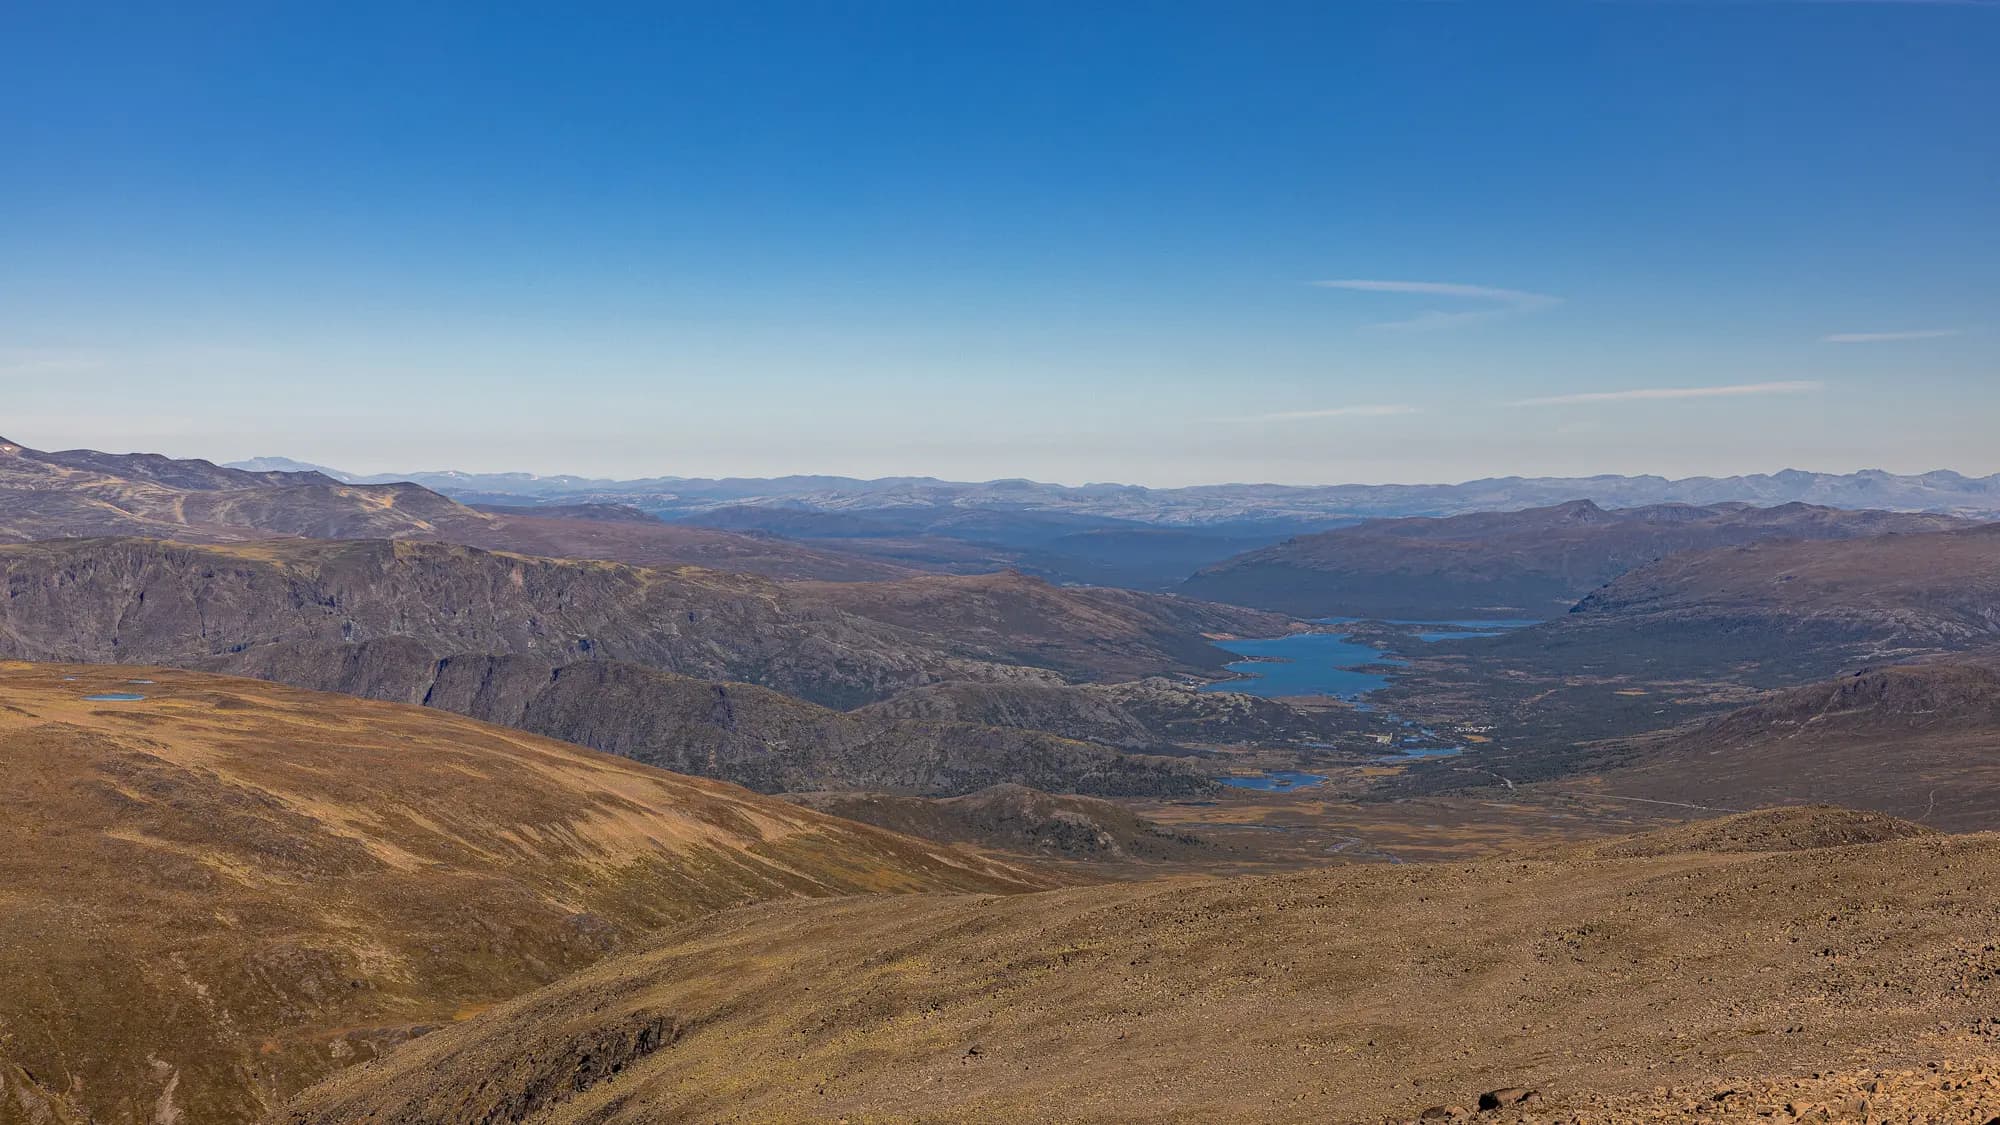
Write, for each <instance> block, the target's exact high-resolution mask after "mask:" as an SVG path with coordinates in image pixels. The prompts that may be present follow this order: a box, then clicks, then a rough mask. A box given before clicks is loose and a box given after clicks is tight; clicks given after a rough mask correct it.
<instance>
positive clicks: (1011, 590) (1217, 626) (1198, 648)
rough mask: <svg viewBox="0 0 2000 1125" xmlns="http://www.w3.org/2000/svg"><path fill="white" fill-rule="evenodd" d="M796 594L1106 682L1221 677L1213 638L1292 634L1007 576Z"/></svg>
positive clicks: (1269, 621)
mask: <svg viewBox="0 0 2000 1125" xmlns="http://www.w3.org/2000/svg"><path fill="white" fill-rule="evenodd" d="M792 589H793V590H795V591H797V592H799V593H800V594H802V595H805V596H807V597H812V598H817V599H819V600H821V601H823V602H824V603H826V604H828V605H831V606H835V607H838V608H839V609H841V610H843V611H845V612H847V613H851V614H855V615H856V616H860V617H866V618H868V619H870V620H873V621H884V622H888V623H890V624H894V625H900V626H902V627H904V628H907V629H911V630H915V631H918V632H926V633H936V634H939V635H942V636H947V637H951V638H953V639H954V640H956V641H957V642H958V643H960V644H961V645H964V646H966V647H967V648H968V650H970V651H977V652H986V653H995V654H999V656H1000V657H1001V658H1002V659H1005V660H1009V661H1011V662H1014V663H1017V664H1026V665H1030V666H1033V667H1042V668H1050V669H1053V670H1055V671H1058V672H1061V673H1062V674H1063V675H1065V676H1069V677H1072V678H1077V679H1091V680H1102V681H1110V680H1130V679H1136V678H1138V677H1142V676H1149V675H1156V674H1158V673H1159V672H1162V671H1170V670H1171V671H1214V670H1215V669H1218V668H1220V667H1222V665H1224V664H1227V663H1229V662H1230V661H1232V660H1235V659H1236V657H1234V656H1231V655H1230V654H1229V653H1227V652H1224V651H1223V650H1221V649H1219V648H1216V647H1215V646H1214V645H1213V644H1211V643H1210V642H1211V640H1213V639H1215V638H1219V637H1240V636H1276V635H1279V634H1283V633H1287V632H1290V631H1292V629H1293V628H1294V625H1293V622H1292V620H1291V619H1290V618H1288V617H1285V616H1284V615H1282V614H1276V613H1266V612H1262V611H1259V610H1246V609H1241V608H1239V607H1236V606H1227V605H1217V604H1215V603H1213V602H1204V601H1197V600H1196V599H1194V598H1185V597H1178V596H1175V595H1172V594H1146V593H1140V592H1137V591H1133V590H1114V589H1107V588H1103V587H1094V586H1052V585H1050V584H1049V583H1047V582H1043V581H1040V580H1039V579H1034V578H1027V577H1024V576H1022V575H1020V574H1015V573H1010V572H1003V573H1000V574H984V575H967V576H944V575H938V576H926V577H921V578H910V579H905V580H903V581H900V582H859V583H826V582H801V583H795V584H794V585H793V586H792Z"/></svg>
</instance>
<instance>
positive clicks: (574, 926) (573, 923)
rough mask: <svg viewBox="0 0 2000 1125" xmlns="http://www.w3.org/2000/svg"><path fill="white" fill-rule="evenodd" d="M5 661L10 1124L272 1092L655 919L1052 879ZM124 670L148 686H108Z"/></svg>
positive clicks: (480, 747)
mask: <svg viewBox="0 0 2000 1125" xmlns="http://www.w3.org/2000/svg"><path fill="white" fill-rule="evenodd" d="M136 671H138V670H136V669H133V668H129V667H125V668H109V667H103V666H83V665H19V664H8V665H0V700H4V704H5V705H4V707H0V765H4V768H5V772H6V775H7V779H8V780H7V784H6V786H4V787H3V788H0V901H4V904H5V905H4V909H0V980H5V981H6V982H7V987H6V988H4V989H0V1120H4V1121H7V1122H9V1123H10V1125H11V1123H14V1122H24V1123H27V1122H42V1123H76V1125H81V1123H82V1122H85V1121H93V1122H99V1123H103V1125H113V1123H117V1125H124V1123H145V1125H159V1123H162V1122H184V1123H194V1122H200V1123H202V1125H210V1123H218V1125H220V1123H227V1122H241V1121H248V1120H251V1119H254V1118H255V1117H257V1116H258V1115H259V1114H260V1113H261V1112H263V1111H264V1110H265V1109H267V1108H268V1107H269V1106H270V1105H271V1104H272V1103H273V1102H275V1101H277V1100H279V1099H282V1098H284V1097H285V1096H287V1095H289V1094H291V1093H292V1092H294V1091H296V1090H298V1089H299V1088H301V1087H302V1086H304V1085H306V1084H307V1083H309V1082H311V1081H313V1080H315V1079H317V1078H319V1077H322V1076H324V1075H326V1074H327V1073H329V1072H331V1071H334V1070H338V1069H340V1068H341V1067H344V1066H347V1065H351V1064H353V1063H355V1062H359V1061H363V1060H366V1059H368V1058H371V1057H373V1056H374V1055H376V1054H377V1053H379V1052H381V1051H383V1050H386V1049H387V1048H389V1047H391V1046H393V1045H395V1044H397V1043H400V1042H402V1041H404V1040H407V1039H409V1038H410V1037H411V1036H413V1035H417V1034H421V1033H422V1032H423V1031H425V1030H427V1029H429V1028H432V1027H436V1026H439V1025H443V1024H448V1023H450V1022H452V1021H453V1020H456V1019H462V1018H464V1016H466V1015H468V1014H470V1013H471V1012H473V1011H476V1010H478V1009H479V1008H480V1007H482V1006H483V1005H485V1004H487V1003H490V1002H492V1001H495V1000H499V999H502V998H505V997H507V996H510V995H514V994H517V993H520V992H523V991H526V990H528V989H531V988H534V987H537V986H539V985H543V984H546V983H548V982H550V981H552V980H554V979H556V978H557V977H559V976H561V975H562V974H564V973H568V972H572V971H574V970H576V969H579V968H581V967H583V966H585V965H588V964H590V963H591V962H593V961H595V960H597V959H598V958H600V957H602V956H604V955H605V954H607V953H610V952H613V951H615V950H618V949H620V948H621V947H623V946H625V945H626V944H627V943H629V942H631V941H633V940H634V939H635V938H636V937H638V936H639V935H640V934H642V933H644V932H646V931H648V930H651V929H653V928H655V927H658V926H662V925H666V924H670V923H676V922H682V921H685V920H688V919H690V918H693V917H695V916H698V915H700V914H702V913H705V912H708V911H713V910H716V909H719V908H722V907H727V906H734V905H737V904H740V903H745V902H753V901H758V900H763V899H769V898H774V897H791V896H796V895H845V894H855V893H860V892H886V891H937V890H1019V889H1024V888H1028V887H1033V886H1047V885H1049V884H1050V881H1051V880H1050V877H1049V876H1047V875H1044V874H1038V873H1036V872H1035V871H1033V870H1031V869H1029V868H1027V867H1024V866H1021V865H1018V864H1008V863H1002V862H998V861H994V860H991V859H988V858H985V857H981V856H979V855H976V854H974V853H972V852H969V851H962V850H957V849H952V848H948V847H945V846H942V845H937V844H933V843H925V842H919V841H916V840H912V839H909V838H906V837H901V836H897V835H895V834H893V833H889V832H884V831H881V830H879V829H875V828H870V827H865V826H862V825H858V824H854V823H850V822H847V821H841V820H835V819H832V818H829V817H825V816H822V815H820V814H818V813H815V812H812V811H809V810H806V809H803V808H799V807H797V806H794V805H790V804H787V803H785V802H782V801H777V800H773V799H770V798H764V797H759V796H757V795H755V794H752V793H749V792H747V791H745V790H742V789H738V788H736V787H734V786H730V785H724V784H721V783H718V782H713V781H704V780H699V779H695V778H688V777H681V776H677V775H674V774H669V773H665V772H662V771H659V770H654V769H649V768H647V767H645V766H640V765H635V764H633V763H631V762H627V761H623V760H621V759H618V758H614V757H610V756H607V755H602V754H596V753H593V752H591V751H588V750H584V749H581V748H579V747H576V746H571V745H567V744H564V743H559V742H554V741H551V740H548V739H543V738H536V737H533V736H530V735H525V734H521V733H518V732H513V731H506V730H502V729H499V728H496V727H492V726H487V725H485V724H481V723H476V722H472V721H470V720H467V719H463V718H459V717H457V716H454V715H447V714H443V713H440V712H437V711H431V710H424V709H421V708H414V707H400V706H391V705H388V704H382V703H372V702H366V701H362V700H357V699H352V698H348V697H344V696H337V695H324V694H317V693H311V692H304V691H298V690H295V689H292V688H287V687H279V686H276V685H272V684H266V683H260V682H257V681H253V680H241V679H229V678H223V677H216V676H208V675H198V674H193V673H186V672H178V671H168V670H151V669H148V670H145V671H144V673H143V675H141V676H138V677H137V679H138V680H141V681H143V682H132V681H133V680H134V678H135V675H134V674H135V672H136ZM115 692H125V693H133V694H143V695H144V696H145V698H144V699H143V700H126V701H119V700H106V701H91V700H89V699H87V698H85V697H86V696H89V695H93V694H105V693H115Z"/></svg>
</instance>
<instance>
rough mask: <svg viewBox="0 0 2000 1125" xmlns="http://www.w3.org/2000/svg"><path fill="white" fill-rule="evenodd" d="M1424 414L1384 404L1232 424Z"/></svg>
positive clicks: (1246, 419) (1294, 413)
mask: <svg viewBox="0 0 2000 1125" xmlns="http://www.w3.org/2000/svg"><path fill="white" fill-rule="evenodd" d="M1419 413H1422V412H1421V411H1419V410H1418V409H1417V408H1416V407H1414V406H1405V405H1402V404H1400V403H1384V404H1380V405H1367V406H1329V407H1325V408H1323V409H1319V410H1280V411H1278V412H1276V413H1273V414H1251V415H1247V416H1245V417H1242V418H1231V419H1230V421H1232V422H1305V421H1310V420H1312V419H1314V418H1392V417H1394V416H1396V415H1398V414H1419Z"/></svg>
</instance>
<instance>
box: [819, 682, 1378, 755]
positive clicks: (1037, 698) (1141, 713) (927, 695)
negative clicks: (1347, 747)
mask: <svg viewBox="0 0 2000 1125" xmlns="http://www.w3.org/2000/svg"><path fill="white" fill-rule="evenodd" d="M855 713H856V714H859V715H872V716H894V717H897V718H909V719H932V720H948V721H956V722H968V723H981V724H984V725H987V726H997V727H1011V728H1015V729H1021V730H1039V731H1048V732H1051V733H1054V734H1060V735H1062V736H1064V737H1066V738H1078V739H1084V740H1087V741H1090V742H1098V743H1103V744H1104V745H1106V746H1116V747H1120V748H1122V749H1126V750H1139V751H1147V750H1152V751H1162V750H1164V751H1173V750H1177V749H1184V748H1189V747H1201V746H1234V745H1246V744H1256V745H1260V746H1278V745H1293V746H1310V745H1313V744H1318V743H1324V742H1325V741H1326V740H1328V739H1331V738H1333V737H1335V736H1336V735H1337V734H1338V733H1340V732H1341V731H1343V730H1345V729H1347V728H1348V726H1349V725H1350V724H1351V721H1352V720H1351V718H1348V717H1346V716H1345V714H1344V713H1331V714H1330V713H1326V712H1316V711H1309V710H1304V709H1301V708H1298V707H1293V706H1292V705H1290V704H1288V703H1284V702H1281V701H1279V700H1275V699H1263V698H1260V697H1258V696H1254V695H1246V694H1244V693H1242V692H1221V691H1202V690H1200V689H1199V688H1197V687H1194V686H1192V685H1188V684H1183V683H1178V682H1175V681H1172V680H1166V679H1159V678H1154V679H1146V680H1135V681H1130V682H1127V683H1122V684H1059V683H1047V682H1040V681H1021V682H1016V683H996V682H985V683H976V682H968V681H953V682H950V683H942V684H932V685H930V686H927V687H919V688H911V689H910V690H909V691H905V692H900V693H898V694H896V695H894V696H891V697H890V698H888V699H885V700H883V701H882V702H880V703H871V704H869V705H868V706H866V707H863V708H860V709H859V710H858V711H856V712H855Z"/></svg>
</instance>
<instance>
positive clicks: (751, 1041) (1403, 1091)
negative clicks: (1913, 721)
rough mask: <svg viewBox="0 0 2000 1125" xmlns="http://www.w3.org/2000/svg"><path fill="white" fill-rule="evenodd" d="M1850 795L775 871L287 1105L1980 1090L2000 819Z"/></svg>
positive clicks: (1095, 1106) (1836, 1109)
mask: <svg viewBox="0 0 2000 1125" xmlns="http://www.w3.org/2000/svg"><path fill="white" fill-rule="evenodd" d="M1851 815H1852V814H1843V813H1840V812H1838V811H1831V812H1830V811H1828V810H1823V809H1808V810H1792V811H1783V812H1775V813H1768V814H1753V816H1752V817H1751V818H1750V819H1748V820H1739V821H1736V822H1728V821H1725V822H1722V823H1720V824H1712V825H1708V826H1705V827H1703V828H1701V829H1700V830H1697V831H1682V830H1668V831H1667V832H1666V833H1665V834H1663V835H1660V836H1658V837H1656V838H1654V839H1653V840H1652V841H1651V842H1650V843H1648V842H1644V841H1643V838H1641V839H1642V842H1641V843H1640V844H1638V845H1636V846H1631V847H1627V848H1623V849H1615V848H1614V849H1606V848H1605V847H1603V846H1601V845H1590V846H1585V847H1580V848H1573V849H1569V850H1565V851H1558V852H1553V853H1549V854H1545V855H1539V856H1535V857H1516V858H1512V859H1506V860H1490V861H1485V862H1477V863H1452V864H1411V865H1404V866H1370V867H1360V866H1354V867H1340V868H1327V869H1324V870H1319V871H1314V872H1310V873H1303V874H1295V875H1282V876H1273V877H1262V878H1240V879H1229V880H1216V879H1209V880H1172V881H1170V880H1162V881H1155V882H1148V883H1136V884H1131V883H1128V884H1118V885H1113V886H1092V887H1084V888H1074V889H1067V890H1058V891H1051V892H1048V893H1043V894H1030V895H1017V896H1010V897H993V896H986V895H960V896H923V897H919V898H905V899H898V900H890V899H847V900H840V901H831V902H810V903H801V902H787V903H772V904H766V905H760V906H753V907H747V908H744V909H741V910H735V911H729V912H726V913H724V914H720V915H716V916H713V917H710V918H707V919H704V920H701V921H698V922H695V923H693V924H691V925H688V926H685V927H682V928H680V929H678V930H676V931H673V932H671V933H668V934H664V935H662V936H661V937H660V938H659V939H658V940H657V941H656V942H655V943H654V944H653V945H652V946H650V947H649V948H647V949H645V950H642V951H638V952H634V953H630V954H626V955H623V956H620V957H618V958H615V959H611V960H608V961H606V962H604V963H602V964H600V965H598V966H595V967H593V968H590V969H587V970H585V971H583V972H582V973H580V974H578V975H577V976H575V977H572V978H570V979H568V980H565V981H562V982H560V983H558V984H556V985H554V986H552V987H550V988H546V989H543V990H541V991H539V992H536V993H533V994H530V995H528V996H525V997H522V998H521V999H518V1000H515V1001H513V1002H511V1003H509V1004H507V1005H504V1006H502V1007H501V1008H498V1009H496V1010H494V1011H492V1012H488V1013H486V1014H484V1015H482V1016H480V1017H479V1018H477V1019H474V1020H470V1021H467V1022H465V1023H462V1024H460V1025H458V1026H456V1027H454V1028H451V1029H449V1030H447V1031H444V1032H441V1033H439V1034H437V1035H435V1036H432V1037H430V1038H427V1039H424V1040H422V1041H419V1042H417V1043H413V1044H411V1045H410V1046H408V1047H407V1048H404V1049H402V1050H399V1051H398V1052H396V1053H394V1054H392V1055H390V1056H388V1057H387V1058H385V1059H382V1060H380V1061H378V1062H376V1063H374V1064H373V1065H371V1066H369V1067H365V1068H358V1069H355V1070H352V1071H349V1072H347V1073H346V1074H344V1075H342V1076H340V1077H339V1078H337V1079H335V1080H334V1081H332V1082H331V1083H329V1084H327V1085H325V1086H322V1087H320V1088H318V1089H317V1090H315V1091H312V1092H311V1093H309V1094H308V1095H307V1096H306V1097H304V1098H302V1099H301V1100H300V1101H298V1102H296V1103H295V1104H294V1106H293V1107H291V1108H290V1109H289V1110H288V1111H287V1112H286V1113H285V1114H283V1115H281V1116H280V1117H278V1118H276V1119H274V1120H278V1121H283V1122H286V1123H288V1125H349V1123H359V1122H388V1121H394V1122H398V1123H399V1125H460V1123H473V1122H478V1123H482V1125H495V1123H502V1122H529V1123H533V1125H579V1123H583V1122H590V1123H592V1125H639V1123H648V1125H650V1123H654V1122H663V1121H725V1120H726V1121H731V1122H752V1121H754V1122H794V1121H849V1122H864V1121H866V1122H889V1121H924V1122H947V1121H949V1122H972V1121H980V1122H987V1121H994V1122H998V1121H1008V1122H1012V1121H1024V1122H1025V1121H1036V1122H1041V1121H1172V1122H1184V1121H1185V1122H1195V1121H1199V1122H1222V1121H1229V1122H1236V1121H1241V1122H1267V1121H1269V1122H1316V1123H1324V1122H1357V1121H1381V1120H1384V1119H1388V1120H1406V1119H1413V1118H1418V1117H1419V1116H1422V1117H1424V1118H1427V1119H1437V1118H1448V1117H1470V1116H1474V1115H1476V1116H1477V1117H1478V1119H1479V1120H1480V1121H1486V1122H1494V1121H1507V1122H1513V1121H1521V1120H1528V1121H1546V1122H1555V1121H1562V1122H1590V1123H1593V1125H1596V1123H1603V1122H1651V1121H1679V1120H1707V1121H1754V1120H1760V1119H1761V1120H1768V1119H1771V1118H1773V1117H1775V1118H1776V1119H1777V1120H1795V1119H1800V1118H1808V1119H1813V1120H1827V1119H1830V1118H1833V1115H1834V1114H1835V1113H1838V1114H1840V1115H1843V1116H1840V1117H1838V1118H1837V1119H1840V1120H1850V1121H1858V1120H1864V1119H1865V1120H1867V1121H1869V1122H1871V1123H1875V1122H1880V1121H1883V1120H1888V1119H1891V1118H1893V1120H1895V1121H1899V1122H1901V1121H1937V1122H1945V1121H1952V1122H1972V1123H1974V1125H1983V1123H1984V1122H1986V1121H1987V1120H1988V1119H1989V1118H1990V1117H1991V1116H1993V1115H1995V1114H2000V1085H1996V1082H2000V1077H1996V1076H1997V1075H2000V1070H1996V1067H2000V1023H1996V1022H1994V1016H1995V1015H1996V1013H2000V952H1996V947H1995V935H1996V933H2000V835H1978V836H1965V837H1950V836H1941V835H1937V834H1934V833H1927V832H1924V831H1923V830H1921V829H1918V828H1914V827H1913V826H1910V825H1906V824H1900V823H1897V822H1893V821H1889V820H1888V819H1887V818H1883V817H1880V816H1874V815H1871V816H1866V817H1862V818H1859V819H1858V820H1857V821H1856V822H1855V823H1852V824H1847V823H1844V819H1845V818H1847V817H1849V816H1851ZM1794 828H1796V829H1797V831H1796V832H1794V831H1793V829H1794ZM1828 840H1862V841H1870V842H1863V843H1855V844H1849V845H1846V846H1837V847H1821V846H1817V845H1819V844H1821V843H1824V842H1826V841H1828ZM1870 1084H1872V1085H1873V1087H1874V1088H1873V1089H1871V1088H1870ZM1509 1090H1511V1091H1513V1092H1511V1093H1506V1094H1504V1095H1503V1094H1501V1093H1500V1092H1501V1091H1509ZM1531 1091H1532V1092H1533V1094H1534V1096H1533V1097H1527V1096H1526V1095H1527V1094H1528V1093H1529V1092H1531ZM1488 1094H1491V1095H1494V1097H1493V1098H1492V1099H1491V1100H1492V1101H1493V1102H1495V1103H1498V1104H1497V1105H1496V1108H1493V1109H1491V1110H1489V1111H1487V1112H1485V1113H1479V1112H1478V1108H1477V1107H1478V1105H1479V1102H1480V1099H1481V1096H1482V1095H1488ZM1517 1099H1518V1100H1517ZM1864 1101H1865V1102H1866V1103H1867V1105H1866V1107H1865V1108H1864V1107H1863V1105H1862V1103H1863V1102H1864ZM1787 1106H1790V1107H1791V1108H1790V1109H1787V1108H1786V1107H1787ZM1821 1110H1825V1111H1826V1115H1825V1116H1822V1115H1821V1114H1820V1111H1821ZM1427 1111H1429V1112H1427ZM1794 1111H1796V1112H1794Z"/></svg>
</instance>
